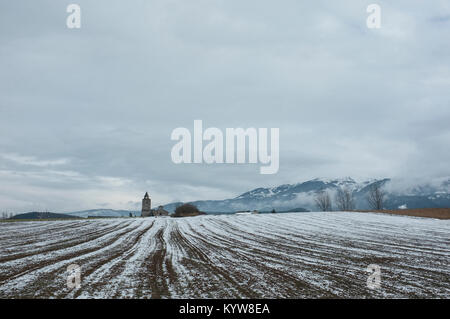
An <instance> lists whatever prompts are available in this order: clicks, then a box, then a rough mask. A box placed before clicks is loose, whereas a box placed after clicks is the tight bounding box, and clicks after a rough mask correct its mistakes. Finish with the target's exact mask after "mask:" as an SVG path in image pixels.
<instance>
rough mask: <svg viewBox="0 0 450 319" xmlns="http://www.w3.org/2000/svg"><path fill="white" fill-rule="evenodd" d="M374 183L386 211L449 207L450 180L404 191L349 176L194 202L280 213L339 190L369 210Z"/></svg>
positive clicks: (212, 208) (209, 207)
mask: <svg viewBox="0 0 450 319" xmlns="http://www.w3.org/2000/svg"><path fill="white" fill-rule="evenodd" d="M373 184H381V185H383V187H384V189H385V191H386V194H387V195H386V200H385V208H388V209H397V208H398V207H399V206H402V207H407V208H423V207H450V189H449V188H450V180H446V181H444V182H443V183H441V184H440V185H438V186H432V185H429V184H423V185H417V186H413V187H409V188H404V187H403V188H401V187H398V185H397V184H396V183H395V182H392V181H391V180H390V179H388V178H385V179H378V180H377V179H372V180H367V181H362V182H357V181H355V180H354V179H352V178H350V177H346V178H342V179H318V178H316V179H313V180H309V181H306V182H302V183H296V184H284V185H280V186H277V187H272V188H261V187H260V188H255V189H253V190H251V191H248V192H245V193H243V194H241V195H239V196H237V197H235V198H232V199H225V200H206V201H194V202H191V203H192V204H194V205H196V206H197V207H198V208H199V209H200V210H202V211H205V212H210V213H214V212H216V213H217V212H235V211H239V210H253V209H258V210H260V211H271V210H272V209H275V210H278V211H284V210H292V209H295V208H303V209H306V210H317V207H316V204H315V197H316V195H317V193H318V192H321V191H327V192H329V194H330V196H331V198H332V199H333V198H334V196H335V193H336V191H337V190H338V188H347V189H350V190H351V191H352V192H353V195H354V199H355V205H356V208H357V209H369V206H368V203H367V194H368V192H369V190H370V187H371V186H372V185H373ZM179 204H180V203H171V204H168V205H165V206H164V207H165V209H166V210H168V211H171V212H172V211H174V210H175V208H176V206H177V205H179Z"/></svg>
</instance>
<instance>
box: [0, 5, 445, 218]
mask: <svg viewBox="0 0 450 319" xmlns="http://www.w3.org/2000/svg"><path fill="white" fill-rule="evenodd" d="M78 3H79V4H80V6H81V8H82V28H81V29H80V30H69V29H67V28H66V27H65V18H66V16H67V13H66V12H65V5H66V4H64V3H59V2H55V1H43V0H39V1H33V2H32V3H27V4H26V5H24V4H22V3H21V2H17V1H16V2H7V3H6V2H4V3H2V4H1V10H0V41H1V46H0V69H1V70H2V72H1V73H0V96H1V99H0V115H1V116H0V153H1V154H9V156H10V155H11V154H14V156H16V158H15V159H16V160H15V161H14V160H13V158H11V156H10V158H5V157H4V156H2V157H1V158H0V170H1V172H3V173H2V174H3V175H2V176H3V177H2V179H1V181H0V187H1V188H2V193H1V194H2V196H1V197H0V209H1V207H3V208H4V209H11V210H24V209H33V207H42V206H45V207H48V209H51V210H59V211H68V210H72V209H87V208H95V207H97V206H102V207H103V206H104V204H106V203H109V206H110V207H111V208H130V206H133V207H134V206H135V204H133V202H139V198H140V197H141V196H142V193H144V192H145V191H146V190H148V191H149V192H150V193H151V194H152V197H153V199H154V201H155V203H158V204H164V203H166V202H169V201H173V200H195V199H220V198H225V197H230V196H233V195H238V194H239V193H241V192H244V191H246V190H248V189H250V188H253V187H259V186H275V185H277V184H282V183H292V182H298V181H301V180H304V179H308V178H314V177H317V176H324V177H338V176H353V177H355V178H367V177H386V176H388V177H398V178H407V177H411V178H414V177H417V178H429V179H432V178H437V177H442V176H448V175H450V172H449V171H448V164H447V163H448V162H450V153H449V151H448V150H447V149H448V147H445V146H446V145H449V144H450V143H449V142H450V136H449V134H450V133H449V126H448V123H449V120H450V108H449V107H448V106H449V103H450V101H449V99H450V96H449V94H448V87H449V84H450V54H449V53H450V48H449V44H448V41H444V40H443V39H448V38H450V29H449V28H447V27H445V25H446V22H445V21H446V17H447V16H448V15H449V14H450V8H449V6H448V4H447V3H446V2H445V1H428V2H415V3H411V2H410V1H396V2H395V3H393V2H390V1H379V3H380V5H381V7H382V28H381V29H379V30H369V29H367V28H366V27H365V19H366V17H367V13H366V10H365V9H366V6H367V5H368V4H369V2H367V3H365V2H361V1H339V2H330V1H314V2H299V1H283V2H282V3H275V2H273V1H258V2H257V3H256V2H248V1H245V2H244V1H226V2H220V1H206V0H202V1H189V2H186V1H169V2H168V1H138V0H135V1H128V2H126V3H125V2H123V1H95V2H94V1H78ZM430 21H431V23H430ZM433 21H436V23H433ZM195 119H202V120H203V122H204V125H205V126H206V127H218V128H221V129H225V128H227V127H244V128H245V127H279V128H280V133H281V135H280V170H279V173H278V174H276V175H273V176H261V175H259V174H258V167H259V165H256V166H255V165H213V166H207V165H175V164H173V163H172V162H171V160H170V149H171V147H172V145H173V142H172V141H170V133H171V131H172V130H173V129H174V128H176V127H180V126H181V127H187V128H189V129H192V126H193V121H194V120H195ZM33 163H34V164H35V165H33ZM36 164H38V165H36ZM55 164H56V165H55ZM67 172H71V173H67ZM71 174H72V175H71ZM99 177H103V180H102V178H99ZM99 203H100V204H101V205H100V204H99Z"/></svg>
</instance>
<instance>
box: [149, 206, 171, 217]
mask: <svg viewBox="0 0 450 319" xmlns="http://www.w3.org/2000/svg"><path fill="white" fill-rule="evenodd" d="M152 212H153V216H169V212H168V211H167V210H165V209H164V207H163V206H161V205H160V206H158V209H152Z"/></svg>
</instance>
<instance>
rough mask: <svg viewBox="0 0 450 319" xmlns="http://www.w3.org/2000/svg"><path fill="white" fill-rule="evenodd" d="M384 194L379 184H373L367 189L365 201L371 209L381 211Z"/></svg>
mask: <svg viewBox="0 0 450 319" xmlns="http://www.w3.org/2000/svg"><path fill="white" fill-rule="evenodd" d="M385 195H386V193H385V192H384V191H383V189H382V185H381V184H380V183H374V184H372V186H371V187H370V189H369V193H368V194H367V201H368V202H369V206H370V207H371V208H372V209H376V210H380V209H383V204H384V196H385Z"/></svg>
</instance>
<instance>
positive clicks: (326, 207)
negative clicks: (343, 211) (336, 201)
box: [315, 191, 332, 212]
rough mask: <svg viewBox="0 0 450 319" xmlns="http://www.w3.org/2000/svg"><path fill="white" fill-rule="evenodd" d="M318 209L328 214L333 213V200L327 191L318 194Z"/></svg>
mask: <svg viewBox="0 0 450 319" xmlns="http://www.w3.org/2000/svg"><path fill="white" fill-rule="evenodd" d="M315 201H316V205H317V207H318V208H319V209H320V210H321V211H323V212H328V211H331V210H332V208H331V198H330V195H329V194H328V192H327V191H321V192H319V193H317V196H316V198H315Z"/></svg>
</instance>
